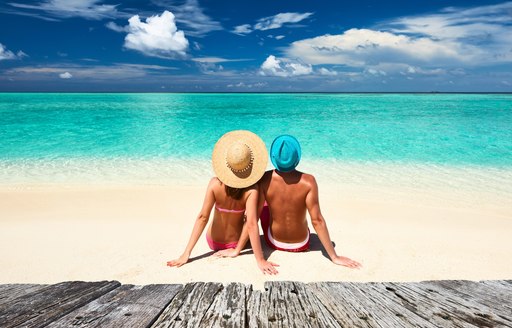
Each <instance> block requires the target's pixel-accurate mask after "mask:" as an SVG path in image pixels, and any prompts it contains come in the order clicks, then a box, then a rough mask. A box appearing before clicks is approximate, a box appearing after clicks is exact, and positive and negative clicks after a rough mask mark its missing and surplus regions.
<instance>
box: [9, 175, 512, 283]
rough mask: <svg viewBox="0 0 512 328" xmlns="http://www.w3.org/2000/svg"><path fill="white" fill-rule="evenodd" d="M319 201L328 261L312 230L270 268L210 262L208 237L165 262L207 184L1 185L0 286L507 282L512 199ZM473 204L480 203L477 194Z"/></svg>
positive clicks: (271, 254) (347, 196)
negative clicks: (349, 264) (334, 256)
mask: <svg viewBox="0 0 512 328" xmlns="http://www.w3.org/2000/svg"><path fill="white" fill-rule="evenodd" d="M320 187H321V189H320V197H321V199H320V203H321V207H322V211H323V214H324V216H325V218H326V220H327V224H328V228H329V231H330V234H331V238H332V240H333V241H334V242H335V244H336V250H337V252H338V254H340V255H345V256H348V257H350V258H353V259H355V260H357V261H360V262H361V263H362V264H363V267H362V269H360V270H353V269H348V268H345V267H339V266H336V265H334V264H332V263H331V262H330V261H329V260H328V259H327V258H326V257H325V256H324V255H323V253H322V247H321V244H320V242H319V241H318V238H317V236H316V234H315V233H314V230H313V229H312V230H311V231H312V232H313V234H312V249H311V251H309V252H307V253H300V254H291V253H286V252H279V251H272V250H270V249H269V248H268V247H266V245H263V246H264V250H265V253H266V256H267V257H268V258H269V259H270V260H271V261H273V262H276V263H278V264H279V265H280V267H279V268H278V269H279V274H278V275H277V276H265V275H263V274H262V273H260V271H259V270H258V268H257V266H256V263H255V260H254V256H253V255H252V252H251V251H250V250H245V251H244V252H243V253H242V254H241V255H240V256H239V257H237V258H214V257H212V256H210V255H211V254H212V252H211V251H210V249H209V248H208V246H207V244H206V241H205V239H204V233H203V236H202V237H201V238H200V240H199V242H198V244H197V245H196V247H195V249H194V251H193V253H192V257H193V260H192V261H191V262H190V263H188V264H187V265H185V266H183V267H181V268H170V267H167V266H166V265H165V264H166V261H168V260H171V259H174V258H177V257H178V256H179V255H180V254H181V252H182V250H183V249H184V247H185V244H186V242H187V240H188V238H189V235H190V232H191V229H192V225H193V222H194V219H195V216H196V214H197V212H198V210H199V208H200V206H201V203H202V199H203V192H204V186H200V185H199V184H197V185H189V186H177V187H169V186H148V185H147V186H143V185H131V186H130V185H126V186H123V185H84V184H82V185H33V186H30V185H22V186H2V187H0V249H1V251H0V266H1V267H2V270H0V283H2V284H5V283H56V282H59V281H67V280H86V281H96V280H112V279H115V280H119V281H120V282H122V283H129V284H151V283H186V282H192V281H218V282H232V281H237V282H243V283H247V284H253V286H254V287H255V288H257V289H261V288H262V287H263V283H264V282H265V281H267V280H296V281H303V282H311V281H422V280H436V279H468V280H481V279H510V278H511V277H512V263H511V262H510V254H511V253H512V240H511V239H510V234H511V232H512V220H511V218H512V203H511V201H510V200H506V199H501V200H499V201H496V202H491V203H489V202H486V201H485V200H487V199H490V198H492V195H489V194H488V193H485V192H483V191H482V192H481V193H475V192H472V193H471V197H470V198H468V195H466V194H463V193H461V194H458V193H457V192H454V190H441V189H437V190H430V191H429V192H428V193H426V192H425V193H418V192H411V191H410V190H407V189H404V188H400V187H394V188H391V187H385V188H384V187H382V186H380V187H371V186H367V187H364V186H354V185H348V186H347V185H340V186H336V185H334V184H330V185H328V184H324V185H322V184H321V185H320ZM479 200H480V201H479Z"/></svg>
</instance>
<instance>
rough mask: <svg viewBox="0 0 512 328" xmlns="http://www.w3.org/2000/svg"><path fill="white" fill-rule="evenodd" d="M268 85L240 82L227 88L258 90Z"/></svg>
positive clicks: (264, 83)
mask: <svg viewBox="0 0 512 328" xmlns="http://www.w3.org/2000/svg"><path fill="white" fill-rule="evenodd" d="M267 85H268V83H266V82H256V83H244V82H238V83H236V84H228V85H227V86H226V87H228V88H230V89H231V88H240V89H258V88H263V87H266V86H267Z"/></svg>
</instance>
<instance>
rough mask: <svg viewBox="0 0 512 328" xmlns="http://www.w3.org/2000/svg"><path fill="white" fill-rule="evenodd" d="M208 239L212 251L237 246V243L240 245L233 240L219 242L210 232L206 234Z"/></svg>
mask: <svg viewBox="0 0 512 328" xmlns="http://www.w3.org/2000/svg"><path fill="white" fill-rule="evenodd" d="M206 241H207V242H208V246H210V248H211V250H212V251H220V250H221V249H229V248H236V245H238V242H237V241H235V242H232V243H227V244H224V243H218V242H216V241H214V240H213V239H212V237H210V236H209V235H208V234H206Z"/></svg>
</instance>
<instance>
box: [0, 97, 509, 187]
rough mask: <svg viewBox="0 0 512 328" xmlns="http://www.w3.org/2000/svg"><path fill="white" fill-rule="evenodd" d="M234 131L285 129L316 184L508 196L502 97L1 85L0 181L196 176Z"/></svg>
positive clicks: (169, 180)
mask: <svg viewBox="0 0 512 328" xmlns="http://www.w3.org/2000/svg"><path fill="white" fill-rule="evenodd" d="M235 129H248V130H251V131H253V132H255V133H257V134H259V135H260V136H261V137H262V139H263V140H264V141H265V143H266V144H267V147H269V146H270V144H271V142H272V140H273V139H274V137H276V136H277V135H279V134H282V133H288V134H292V135H295V136H296V137H297V138H298V139H299V141H300V142H301V145H302V148H303V156H302V161H301V164H300V166H299V169H302V170H306V171H308V172H312V173H314V174H315V175H316V176H317V178H319V179H320V180H319V181H323V182H324V183H332V184H354V185H359V184H368V185H372V186H373V185H377V184H379V183H382V184H399V185H401V186H406V187H414V188H416V189H418V188H420V189H421V188H429V187H431V186H433V187H436V186H437V187H442V188H444V187H446V186H449V185H450V186H452V187H453V188H455V189H457V188H461V187H463V188H466V187H467V189H472V190H491V191H496V192H498V193H501V194H503V195H505V196H506V197H508V196H510V195H512V184H511V183H510V182H511V181H512V95H509V94H28V93H24V94H18V93H4V94H0V184H7V185H9V184H20V183H21V184H32V183H36V184H37V183H61V182H64V183H66V182H70V181H71V182H79V183H82V182H87V183H88V182H100V183H103V182H123V183H133V182H135V183H150V184H155V183H156V184H176V183H183V182H187V181H188V182H190V181H192V182H194V181H195V182H197V183H198V184H204V181H205V179H207V177H209V176H211V175H212V170H211V166H210V155H211V151H212V148H213V145H214V143H215V142H216V140H217V139H218V138H219V137H220V136H221V135H222V134H224V133H225V132H227V131H230V130H235ZM269 168H270V167H269Z"/></svg>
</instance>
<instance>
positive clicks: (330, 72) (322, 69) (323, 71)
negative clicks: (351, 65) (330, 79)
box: [317, 67, 338, 76]
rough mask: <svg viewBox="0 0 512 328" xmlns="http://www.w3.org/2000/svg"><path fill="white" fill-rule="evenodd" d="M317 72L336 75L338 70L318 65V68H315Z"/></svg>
mask: <svg viewBox="0 0 512 328" xmlns="http://www.w3.org/2000/svg"><path fill="white" fill-rule="evenodd" d="M317 72H318V74H320V75H324V76H336V75H338V72H336V71H332V70H330V69H327V68H325V67H320V68H319V69H318V70H317Z"/></svg>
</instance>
